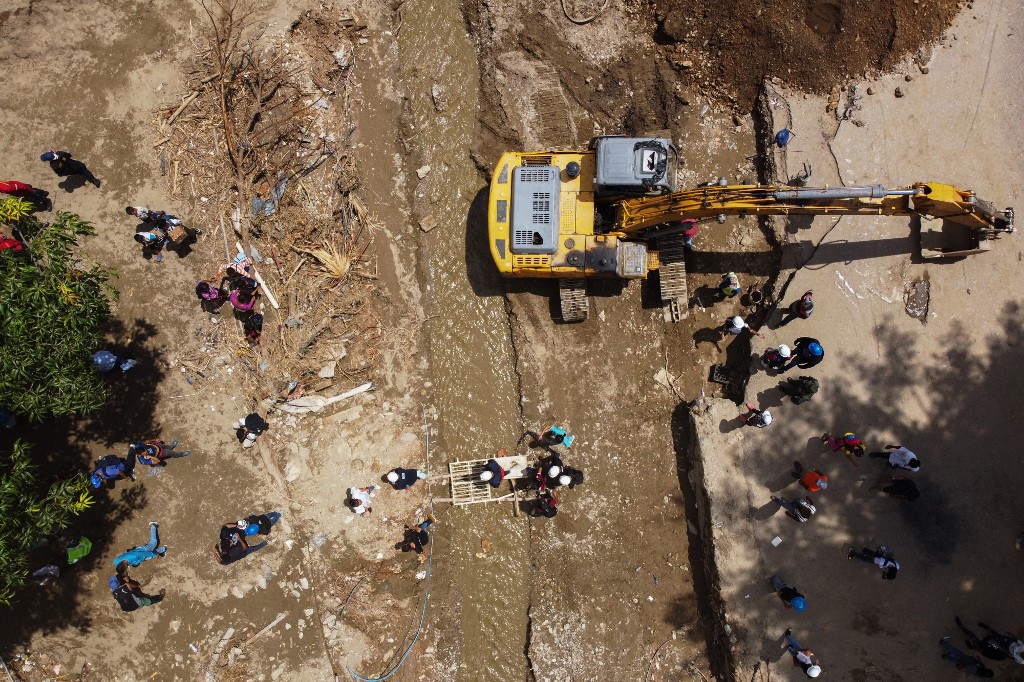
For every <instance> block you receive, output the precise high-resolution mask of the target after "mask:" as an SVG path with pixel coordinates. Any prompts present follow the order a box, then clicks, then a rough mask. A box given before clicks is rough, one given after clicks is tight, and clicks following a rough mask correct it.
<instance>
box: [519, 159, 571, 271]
mask: <svg viewBox="0 0 1024 682" xmlns="http://www.w3.org/2000/svg"><path fill="white" fill-rule="evenodd" d="M561 183H562V180H561V170H560V169H558V168H557V167H555V166H519V167H518V168H516V169H514V170H513V171H512V253H516V254H545V253H546V254H551V253H554V252H555V251H556V250H557V249H558V224H559V221H560V220H561V212H560V202H559V200H560V198H561V191H562V187H561Z"/></svg>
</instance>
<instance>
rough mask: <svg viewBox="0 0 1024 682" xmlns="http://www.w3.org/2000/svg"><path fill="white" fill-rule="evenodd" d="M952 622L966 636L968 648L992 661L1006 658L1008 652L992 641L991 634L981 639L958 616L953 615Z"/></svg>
mask: <svg viewBox="0 0 1024 682" xmlns="http://www.w3.org/2000/svg"><path fill="white" fill-rule="evenodd" d="M953 622H954V623H956V626H957V627H958V628H960V630H961V631H962V632H963V633H964V635H966V636H967V648H968V649H972V650H974V651H977V652H978V653H979V654H981V655H982V656H984V657H985V658H991V659H992V660H993V661H1005V660H1006V659H1007V658H1008V656H1009V654H1007V653H1006V652H1005V651H1003V650H1002V649H1001V648H1000V647H999V645H998V644H996V642H994V641H993V639H992V635H987V636H986V637H985V638H984V639H981V638H980V637H978V636H977V635H976V634H974V633H973V632H972V631H971V630H969V629H968V628H967V626H966V625H964V624H963V621H961V620H960V616H953Z"/></svg>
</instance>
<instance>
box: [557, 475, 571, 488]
mask: <svg viewBox="0 0 1024 682" xmlns="http://www.w3.org/2000/svg"><path fill="white" fill-rule="evenodd" d="M558 482H559V483H561V484H562V485H569V484H570V483H572V479H571V478H569V475H568V474H562V475H561V476H559V477H558Z"/></svg>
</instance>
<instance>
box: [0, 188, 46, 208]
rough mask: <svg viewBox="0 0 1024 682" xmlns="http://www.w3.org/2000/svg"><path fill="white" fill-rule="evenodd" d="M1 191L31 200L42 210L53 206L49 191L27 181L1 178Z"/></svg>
mask: <svg viewBox="0 0 1024 682" xmlns="http://www.w3.org/2000/svg"><path fill="white" fill-rule="evenodd" d="M0 193H2V194H10V195H11V196H12V197H18V198H19V199H26V200H28V201H31V202H32V203H33V204H35V205H36V207H38V208H39V209H40V210H42V211H49V210H50V209H51V208H53V204H52V203H51V202H50V198H49V194H50V193H49V192H47V191H46V190H45V189H39V188H37V187H33V186H32V185H30V184H28V183H25V182H18V181H17V180H0Z"/></svg>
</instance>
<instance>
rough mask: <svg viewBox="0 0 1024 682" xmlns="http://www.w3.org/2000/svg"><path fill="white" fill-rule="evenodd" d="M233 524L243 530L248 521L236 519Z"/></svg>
mask: <svg viewBox="0 0 1024 682" xmlns="http://www.w3.org/2000/svg"><path fill="white" fill-rule="evenodd" d="M235 525H236V526H238V527H239V528H240V529H241V530H245V527H246V526H248V525H249V522H248V521H246V520H245V519H238V520H237V521H235Z"/></svg>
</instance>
